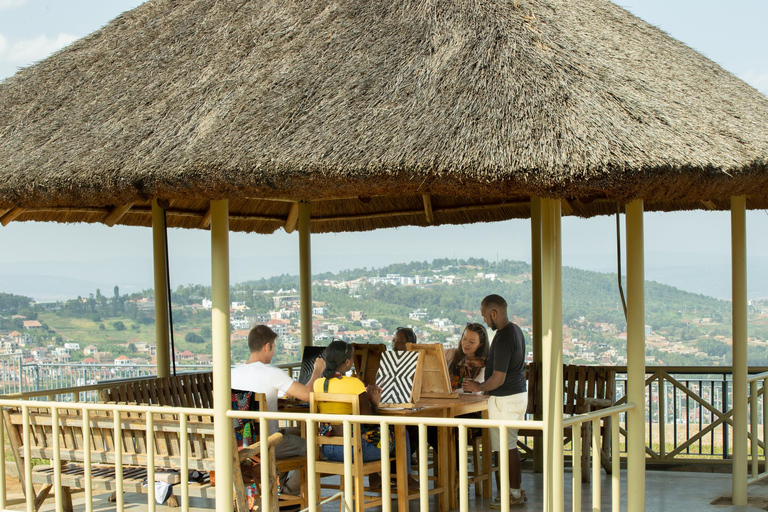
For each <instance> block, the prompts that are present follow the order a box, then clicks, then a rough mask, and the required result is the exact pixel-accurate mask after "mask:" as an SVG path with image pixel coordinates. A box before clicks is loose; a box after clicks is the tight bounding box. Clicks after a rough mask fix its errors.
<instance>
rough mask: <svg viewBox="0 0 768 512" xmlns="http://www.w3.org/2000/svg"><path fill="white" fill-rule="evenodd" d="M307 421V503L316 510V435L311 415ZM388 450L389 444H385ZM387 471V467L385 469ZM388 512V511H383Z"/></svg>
mask: <svg viewBox="0 0 768 512" xmlns="http://www.w3.org/2000/svg"><path fill="white" fill-rule="evenodd" d="M305 421H306V423H307V494H308V495H309V496H307V505H309V510H311V511H315V510H317V494H318V492H319V490H320V489H318V488H317V484H318V482H317V470H316V468H315V462H316V461H317V444H315V436H316V435H317V427H316V426H315V421H314V420H313V419H312V418H311V417H306V418H305ZM387 450H389V446H387ZM387 471H389V469H387ZM382 484H383V485H382V488H383V486H384V485H387V486H388V485H389V482H388V481H387V480H385V479H384V478H383V477H382ZM384 512H389V511H386V510H385V511H384Z"/></svg>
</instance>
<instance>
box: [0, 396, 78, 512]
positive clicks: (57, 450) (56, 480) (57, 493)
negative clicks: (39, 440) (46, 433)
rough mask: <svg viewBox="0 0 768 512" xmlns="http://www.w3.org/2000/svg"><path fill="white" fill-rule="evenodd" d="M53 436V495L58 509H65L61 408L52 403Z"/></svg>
mask: <svg viewBox="0 0 768 512" xmlns="http://www.w3.org/2000/svg"><path fill="white" fill-rule="evenodd" d="M51 437H52V438H53V492H54V495H53V496H54V501H55V505H56V510H64V505H63V503H62V499H61V498H62V496H61V494H62V491H61V443H60V442H59V408H58V406H57V405H56V404H51ZM3 460H4V459H3Z"/></svg>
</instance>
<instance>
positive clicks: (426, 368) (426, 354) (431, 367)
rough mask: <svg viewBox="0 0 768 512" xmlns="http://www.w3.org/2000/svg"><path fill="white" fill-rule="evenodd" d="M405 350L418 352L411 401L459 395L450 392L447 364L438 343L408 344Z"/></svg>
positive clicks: (440, 345) (441, 347)
mask: <svg viewBox="0 0 768 512" xmlns="http://www.w3.org/2000/svg"><path fill="white" fill-rule="evenodd" d="M405 347H406V350H411V351H413V350H418V351H419V361H418V362H417V363H416V376H415V377H414V379H413V393H412V395H411V396H412V398H413V401H414V402H416V401H417V400H418V399H419V398H458V397H459V394H458V393H456V392H454V391H452V390H451V379H450V377H449V375H448V363H447V362H446V361H445V352H444V351H443V345H442V344H440V343H433V344H422V343H408V344H406V346H405Z"/></svg>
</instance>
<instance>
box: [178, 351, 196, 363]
mask: <svg viewBox="0 0 768 512" xmlns="http://www.w3.org/2000/svg"><path fill="white" fill-rule="evenodd" d="M194 358H195V353H194V352H192V351H191V350H185V351H184V352H182V353H181V354H179V359H180V360H182V361H190V360H192V359H194Z"/></svg>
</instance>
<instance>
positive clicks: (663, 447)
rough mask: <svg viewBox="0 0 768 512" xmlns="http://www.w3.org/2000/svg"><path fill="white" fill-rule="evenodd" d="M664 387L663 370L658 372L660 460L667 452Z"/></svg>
mask: <svg viewBox="0 0 768 512" xmlns="http://www.w3.org/2000/svg"><path fill="white" fill-rule="evenodd" d="M664 387H665V386H664V372H659V402H658V407H659V458H660V459H661V460H664V458H665V455H666V452H667V422H666V416H667V415H666V412H667V405H666V404H667V401H666V400H665V398H666V397H665V395H666V392H665V390H664Z"/></svg>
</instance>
